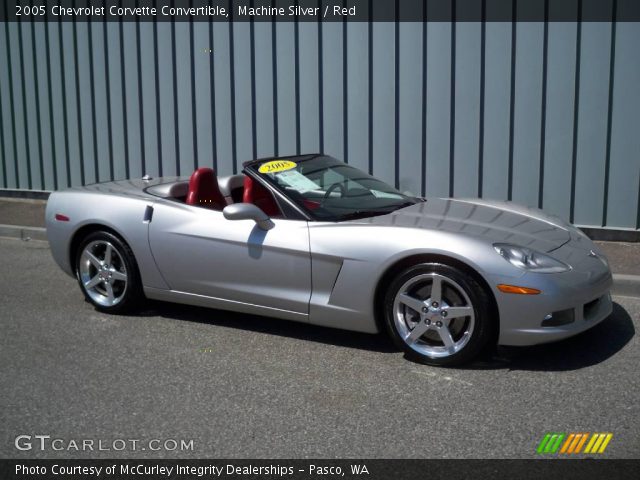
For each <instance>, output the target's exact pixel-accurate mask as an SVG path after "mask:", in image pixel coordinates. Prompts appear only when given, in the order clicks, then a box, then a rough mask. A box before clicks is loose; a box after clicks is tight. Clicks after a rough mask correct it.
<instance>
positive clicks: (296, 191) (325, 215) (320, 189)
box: [247, 155, 421, 221]
mask: <svg viewBox="0 0 640 480" xmlns="http://www.w3.org/2000/svg"><path fill="white" fill-rule="evenodd" d="M247 168H248V169H250V170H252V171H253V172H255V173H256V174H258V175H259V176H261V177H262V178H264V179H266V181H267V182H269V183H271V184H272V185H274V186H275V187H276V188H277V189H278V190H280V191H281V192H282V193H284V194H285V195H286V196H287V197H288V198H290V199H291V200H292V201H293V202H294V203H296V205H298V206H299V207H300V208H302V209H303V210H304V211H305V212H307V213H308V214H309V215H310V216H311V217H312V218H313V219H316V220H327V221H339V220H349V219H356V218H364V217H370V216H375V215H383V214H385V213H390V212H393V211H394V210H398V209H399V208H403V207H406V206H409V205H413V204H415V203H417V202H419V201H421V200H420V199H418V198H414V197H410V196H408V195H405V194H403V193H401V192H399V191H398V190H396V189H395V188H393V187H392V186H390V185H387V184H386V183H384V182H383V181H381V180H378V179H377V178H374V177H372V176H371V175H368V174H366V173H364V172H362V171H360V170H358V169H357V168H354V167H352V166H351V165H347V164H346V163H343V162H340V161H339V160H336V159H335V158H332V157H329V156H324V155H314V156H307V157H290V158H286V159H280V160H273V159H271V160H264V161H258V162H254V163H251V164H250V165H248V166H247Z"/></svg>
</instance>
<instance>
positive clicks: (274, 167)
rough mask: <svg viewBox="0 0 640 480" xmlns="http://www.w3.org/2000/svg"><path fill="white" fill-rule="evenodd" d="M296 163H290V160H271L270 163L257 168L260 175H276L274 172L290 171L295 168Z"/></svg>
mask: <svg viewBox="0 0 640 480" xmlns="http://www.w3.org/2000/svg"><path fill="white" fill-rule="evenodd" d="M296 166H297V164H296V162H292V161H290V160H271V161H270V162H267V163H263V164H262V165H260V168H258V171H259V172H260V173H276V172H284V171H286V170H291V169H292V168H296Z"/></svg>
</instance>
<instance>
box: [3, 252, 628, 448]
mask: <svg viewBox="0 0 640 480" xmlns="http://www.w3.org/2000/svg"><path fill="white" fill-rule="evenodd" d="M0 258H1V259H2V260H1V265H2V270H1V271H2V273H1V274H0V292H1V295H2V310H1V314H0V425H2V429H1V434H0V457H12V458H101V457H102V458H132V457H153V458H159V457H168V458H176V457H181V458H185V457H193V458H196V457H199V458H204V457H216V458H238V457H242V458H255V457H259V458H262V457H266V458H307V457H309V458H318V457H320V458H335V457H352V458H355V457H364V458H372V457H378V458H395V457H400V458H443V457H447V458H534V457H536V456H537V455H536V453H535V449H536V447H537V445H538V443H539V442H540V440H541V439H542V437H543V436H544V435H545V433H547V432H611V433H613V439H612V440H611V443H610V444H609V446H608V448H607V450H606V452H605V453H603V454H602V455H600V457H606V458H622V457H627V458H640V403H639V402H638V398H640V375H639V374H638V368H639V365H640V348H639V347H640V342H639V341H638V336H637V335H636V331H637V330H638V328H639V327H640V299H638V298H628V297H614V301H615V307H614V313H613V315H612V316H611V317H610V318H608V319H607V320H605V321H604V322H603V323H601V324H600V325H598V326H597V327H595V328H593V329H592V330H590V331H588V332H585V333H584V334H582V335H580V336H578V337H574V338H573V339H570V340H566V341H563V342H559V343H556V344H550V345H545V346H537V347H528V348H501V349H499V350H498V351H497V352H496V354H495V355H494V356H492V357H490V358H486V359H483V360H482V361H479V362H476V363H475V364H472V365H470V366H468V367H466V368H460V369H443V368H433V367H427V366H423V365H418V364H415V363H412V362H410V361H408V360H406V359H405V358H403V355H402V353H401V352H398V351H397V350H395V349H394V348H393V347H392V346H391V344H390V342H389V341H388V340H387V339H386V338H385V337H384V336H381V335H378V336H374V335H365V334H358V333H351V332H346V331H339V330H332V329H326V328H320V327H315V326H310V325H304V324H296V323H291V322H286V321H280V320H276V319H269V318H261V317H255V316H247V315H240V314H234V313H227V312H222V311H217V310H206V309H202V308H194V307H186V306H179V305H170V304H163V303H150V304H149V305H148V306H147V308H146V309H145V310H144V311H142V312H141V313H140V314H138V315H135V316H110V315H105V314H102V313H98V312H96V311H95V310H94V309H93V308H92V307H91V306H90V305H89V304H88V303H86V302H84V300H83V298H82V295H81V293H80V291H79V289H78V286H77V284H76V282H75V280H74V279H72V278H70V277H68V276H66V275H65V274H64V273H63V272H62V271H61V270H60V269H59V268H58V267H57V266H56V265H55V264H54V262H53V260H52V258H51V255H50V253H49V250H48V245H47V243H45V242H39V241H22V240H17V239H0ZM20 435H27V436H29V438H31V441H32V446H31V448H30V449H27V450H18V449H17V448H16V447H15V440H16V437H18V436H20ZM36 435H48V436H50V437H51V438H52V439H55V438H59V439H61V442H58V444H57V446H58V447H59V448H61V450H54V449H52V448H51V446H50V445H49V446H48V448H45V449H40V448H38V447H39V445H38V442H36V441H33V440H34V439H35V436H36ZM24 438H25V437H23V438H22V440H21V441H20V442H19V444H20V445H21V446H22V448H26V446H27V444H28V443H25V442H29V440H28V439H27V440H24ZM86 439H93V440H94V441H95V442H96V444H97V442H98V441H102V442H103V443H102V445H103V446H106V447H108V448H110V450H104V451H96V450H95V449H94V450H93V451H82V450H80V451H78V450H76V449H74V448H72V447H70V445H73V443H71V442H72V441H77V442H80V441H82V440H86ZM115 439H136V440H140V441H141V442H142V443H139V444H138V446H141V447H140V448H144V445H148V442H147V443H145V441H147V440H149V439H158V440H160V441H161V442H162V441H164V440H166V439H173V440H177V441H178V442H179V441H180V440H184V441H186V442H187V443H188V442H189V441H191V440H192V441H193V444H192V445H193V448H192V449H191V450H189V451H184V450H180V449H177V450H176V449H174V450H171V449H169V450H166V449H161V450H159V451H152V450H150V449H149V448H146V449H145V450H142V449H137V450H135V451H134V450H132V449H131V448H126V449H124V450H123V451H116V450H115V448H114V447H115V443H114V440H115ZM117 445H118V446H120V445H121V444H120V443H118V444H117ZM129 445H130V444H129ZM171 446H173V444H170V447H171ZM580 456H581V457H584V455H580Z"/></svg>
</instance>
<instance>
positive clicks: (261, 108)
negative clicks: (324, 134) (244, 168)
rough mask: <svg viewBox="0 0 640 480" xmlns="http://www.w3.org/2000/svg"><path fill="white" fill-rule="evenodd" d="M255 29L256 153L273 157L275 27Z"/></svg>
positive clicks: (266, 25)
mask: <svg viewBox="0 0 640 480" xmlns="http://www.w3.org/2000/svg"><path fill="white" fill-rule="evenodd" d="M254 29H255V34H254V35H255V40H254V49H255V79H254V81H255V95H256V98H255V103H256V108H255V111H256V113H255V114H256V120H255V124H256V152H257V156H258V157H266V156H269V155H273V154H274V152H275V136H274V121H273V120H274V116H273V92H274V75H273V60H274V59H273V45H272V39H273V31H272V29H273V25H272V24H270V23H265V22H256V23H255V26H254ZM316 95H317V94H316Z"/></svg>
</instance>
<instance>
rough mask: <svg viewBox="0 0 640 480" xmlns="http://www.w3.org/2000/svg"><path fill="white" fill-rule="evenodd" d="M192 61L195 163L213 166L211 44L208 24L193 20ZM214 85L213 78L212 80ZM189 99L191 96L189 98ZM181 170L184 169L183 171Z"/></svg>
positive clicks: (213, 134) (212, 53) (212, 56)
mask: <svg viewBox="0 0 640 480" xmlns="http://www.w3.org/2000/svg"><path fill="white" fill-rule="evenodd" d="M192 55H193V64H194V81H193V85H194V92H193V96H194V102H193V108H194V109H195V118H196V121H195V124H194V125H193V130H194V131H196V132H197V138H196V143H197V144H196V145H195V148H196V152H197V156H196V157H197V160H198V165H199V166H207V167H213V166H217V165H216V164H214V157H215V153H214V150H213V149H214V136H215V131H214V128H213V121H214V116H213V115H212V112H213V109H214V108H213V95H214V92H213V90H212V88H211V87H212V82H211V64H212V63H213V59H214V55H215V53H214V51H213V45H212V44H211V39H210V36H209V24H207V23H201V22H195V23H194V24H193V52H192ZM213 84H214V86H215V82H214V83H213ZM189 101H191V100H189ZM213 113H214V115H215V112H213ZM185 173H188V171H187V172H185Z"/></svg>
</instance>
